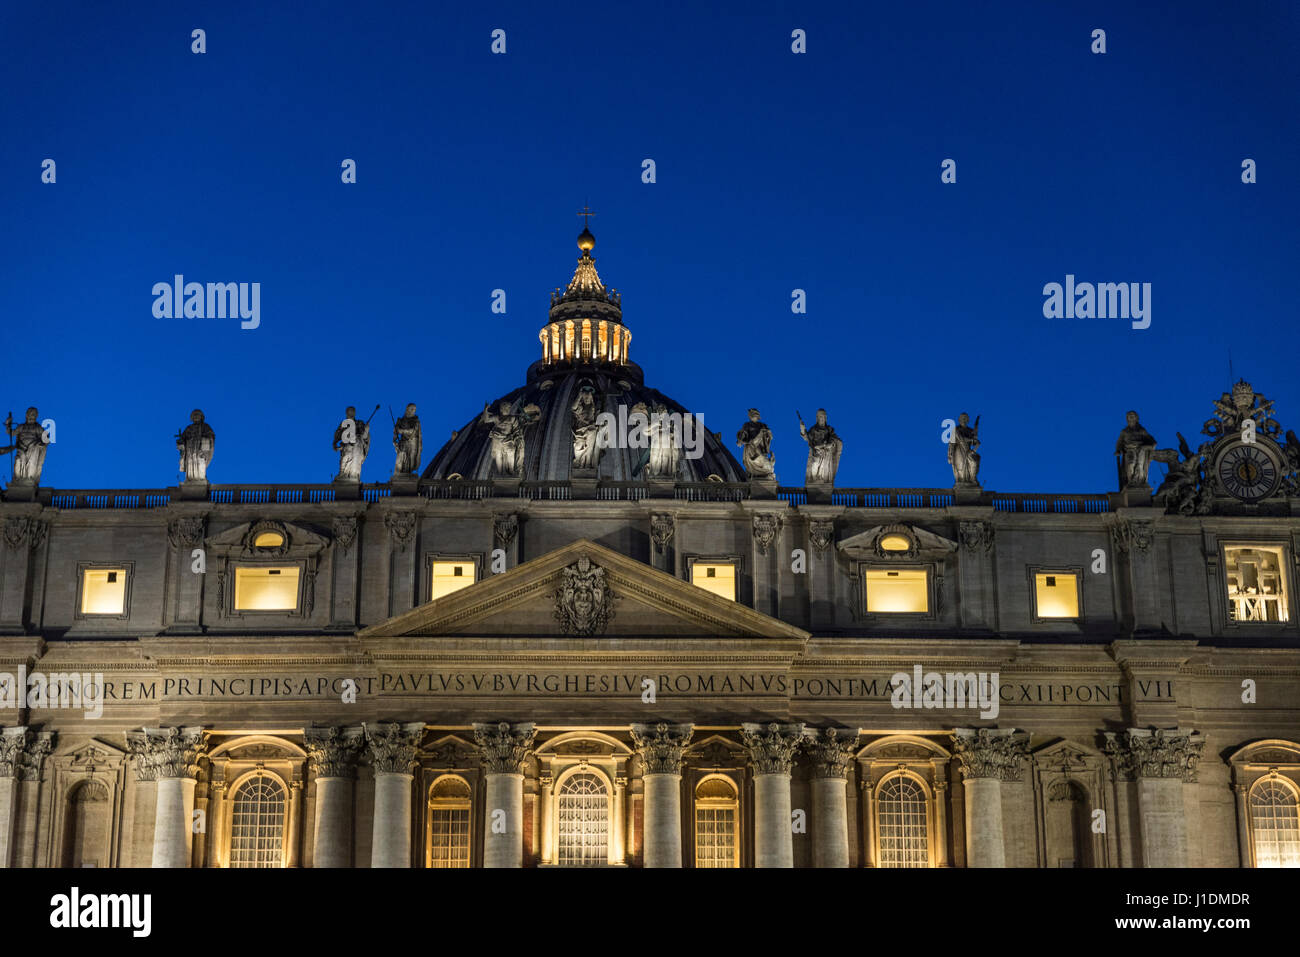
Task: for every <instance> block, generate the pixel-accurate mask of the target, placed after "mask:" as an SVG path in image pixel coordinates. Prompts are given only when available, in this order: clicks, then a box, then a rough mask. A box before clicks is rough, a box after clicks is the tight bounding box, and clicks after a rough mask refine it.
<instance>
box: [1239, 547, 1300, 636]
mask: <svg viewBox="0 0 1300 957" xmlns="http://www.w3.org/2000/svg"><path fill="white" fill-rule="evenodd" d="M1224 557H1225V559H1226V561H1225V562H1224V566H1225V569H1224V574H1225V577H1226V578H1227V582H1228V618H1229V619H1230V620H1232V621H1243V622H1244V621H1272V622H1283V621H1290V620H1291V619H1290V617H1289V614H1290V612H1289V609H1288V608H1287V605H1288V601H1287V599H1288V597H1289V596H1288V595H1287V587H1286V556H1285V554H1284V549H1283V547H1282V546H1281V545H1242V546H1237V547H1230V548H1225V549H1224Z"/></svg>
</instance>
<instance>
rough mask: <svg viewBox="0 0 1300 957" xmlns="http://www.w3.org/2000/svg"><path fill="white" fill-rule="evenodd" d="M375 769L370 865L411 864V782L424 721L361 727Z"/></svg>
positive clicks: (400, 865) (396, 865)
mask: <svg viewBox="0 0 1300 957" xmlns="http://www.w3.org/2000/svg"><path fill="white" fill-rule="evenodd" d="M361 730H362V732H363V733H364V734H365V736H366V746H367V747H368V748H369V749H370V763H371V765H372V766H373V767H374V771H375V824H374V830H373V831H372V832H371V833H372V839H371V842H370V866H371V867H410V866H411V782H412V781H413V780H414V779H415V774H414V771H415V752H416V750H417V749H418V748H419V746H420V739H421V738H422V737H424V722H423V721H415V722H412V723H410V724H380V725H376V726H375V727H374V728H373V729H372V728H370V727H367V726H366V725H364V724H363V725H362V726H361Z"/></svg>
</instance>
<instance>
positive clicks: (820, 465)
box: [795, 409, 844, 485]
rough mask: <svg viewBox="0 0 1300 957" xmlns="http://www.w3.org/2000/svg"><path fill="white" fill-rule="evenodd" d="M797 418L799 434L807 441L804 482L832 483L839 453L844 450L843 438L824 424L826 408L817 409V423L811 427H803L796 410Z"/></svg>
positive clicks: (833, 482)
mask: <svg viewBox="0 0 1300 957" xmlns="http://www.w3.org/2000/svg"><path fill="white" fill-rule="evenodd" d="M795 416H796V417H797V418H798V419H799V434H800V435H802V436H803V439H804V441H805V442H807V443H808V467H807V468H806V469H805V470H804V482H805V484H807V485H834V484H835V473H836V472H838V471H839V468H840V453H841V452H843V451H844V442H843V440H842V439H841V438H840V437H839V436H838V435H836V434H835V430H834V429H833V428H831V427H830V426H829V425H827V424H826V410H825V409H818V410H817V424H816V425H814V426H813V427H812V428H811V429H808V428H804V424H803V416H802V415H799V413H798V412H797V411H796V412H795Z"/></svg>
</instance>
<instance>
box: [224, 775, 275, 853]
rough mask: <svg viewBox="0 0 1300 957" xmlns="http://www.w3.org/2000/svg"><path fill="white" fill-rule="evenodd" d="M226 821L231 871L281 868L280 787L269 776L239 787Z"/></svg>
mask: <svg viewBox="0 0 1300 957" xmlns="http://www.w3.org/2000/svg"><path fill="white" fill-rule="evenodd" d="M232 803H233V808H232V810H231V818H230V866H231V867H283V866H284V851H283V845H284V804H285V802H284V785H282V784H281V783H280V782H279V781H277V780H276V779H275V778H273V777H271V776H269V775H258V776H256V777H251V778H249V779H248V780H247V781H245V782H244V783H243V784H241V785H240V786H239V789H238V790H236V791H235V796H234V798H233V801H232Z"/></svg>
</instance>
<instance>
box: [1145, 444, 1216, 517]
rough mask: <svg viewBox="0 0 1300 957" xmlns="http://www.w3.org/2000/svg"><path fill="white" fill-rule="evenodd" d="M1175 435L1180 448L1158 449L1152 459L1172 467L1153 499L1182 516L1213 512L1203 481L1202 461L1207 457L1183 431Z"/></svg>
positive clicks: (1208, 491) (1208, 493)
mask: <svg viewBox="0 0 1300 957" xmlns="http://www.w3.org/2000/svg"><path fill="white" fill-rule="evenodd" d="M1175 434H1176V435H1177V436H1178V449H1177V450H1174V449H1157V450H1156V451H1155V452H1153V453H1152V454H1151V458H1152V461H1155V462H1163V463H1164V464H1165V465H1167V466H1169V471H1168V473H1166V475H1165V480H1164V481H1163V482H1161V483H1160V488H1158V489H1156V494H1155V496H1154V497H1153V498H1152V501H1153V502H1154V503H1155V504H1156V505H1162V506H1164V507H1166V508H1168V509H1169V510H1170V511H1172V512H1177V513H1178V514H1179V515H1205V514H1207V513H1208V512H1209V511H1210V490H1209V488H1208V487H1207V486H1205V485H1204V484H1203V482H1202V480H1201V462H1202V461H1203V460H1204V458H1205V457H1204V456H1203V455H1202V454H1201V453H1200V452H1199V451H1196V452H1193V451H1192V449H1191V447H1190V446H1189V445H1188V444H1187V440H1186V439H1185V438H1183V434H1182V433H1181V432H1177V433H1175ZM1180 453H1181V455H1182V459H1181V461H1180V460H1179V454H1180Z"/></svg>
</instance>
